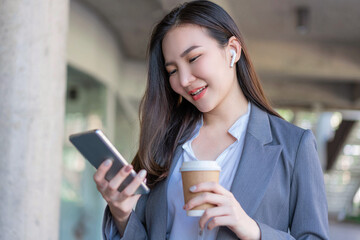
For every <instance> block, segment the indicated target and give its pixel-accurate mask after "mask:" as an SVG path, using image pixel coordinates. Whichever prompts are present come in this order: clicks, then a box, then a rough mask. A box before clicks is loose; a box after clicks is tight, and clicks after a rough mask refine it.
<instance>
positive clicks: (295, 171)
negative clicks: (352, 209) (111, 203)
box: [103, 104, 329, 240]
mask: <svg viewBox="0 0 360 240" xmlns="http://www.w3.org/2000/svg"><path fill="white" fill-rule="evenodd" d="M181 154H182V148H181V147H178V148H177V150H176V152H175V156H174V159H173V162H172V165H171V169H170V174H171V173H172V171H173V169H174V166H175V165H176V162H177V161H178V159H179V158H180V156H181ZM168 180H169V178H167V179H165V180H164V181H162V182H159V183H158V184H157V185H156V186H155V187H154V188H153V189H152V190H151V192H150V194H148V195H143V196H142V197H141V198H140V199H139V201H138V203H137V205H136V210H135V211H134V212H133V213H132V214H131V216H130V219H129V222H128V224H127V227H126V229H125V233H124V236H123V237H122V238H120V236H119V234H118V233H116V234H114V236H113V237H111V238H110V239H129V240H137V239H150V240H161V239H167V235H168V234H167V232H166V229H167V227H166V225H167V187H168ZM231 192H232V193H233V195H234V196H235V198H236V199H237V200H238V201H239V203H240V205H241V206H242V208H243V209H244V210H245V212H246V213H247V214H248V215H249V216H250V217H251V218H253V219H254V220H255V221H256V222H257V223H258V225H259V227H260V230H261V239H262V240H265V239H269V240H277V239H328V238H329V237H328V232H329V230H328V215H327V214H328V212H327V202H326V195H325V189H324V180H323V174H322V171H321V167H320V163H319V159H318V155H317V152H316V144H315V140H314V136H313V134H312V133H311V131H310V130H303V129H301V128H298V127H296V126H294V125H292V124H290V123H288V122H286V121H284V120H282V119H280V118H278V117H275V116H273V115H270V114H268V113H266V112H264V111H262V110H261V109H260V108H258V107H257V106H256V105H255V104H252V106H251V113H250V118H249V124H248V128H247V132H246V135H245V143H244V149H243V154H242V156H241V159H240V163H239V166H238V168H237V172H236V175H235V178H234V181H233V183H232V186H231ZM110 225H113V226H114V224H113V222H112V217H111V213H110V212H109V210H108V208H107V209H106V210H105V214H104V223H103V230H104V231H106V228H109V226H110ZM104 239H107V238H106V237H105V235H104ZM217 239H219V240H227V239H229V240H230V239H238V238H237V237H236V235H235V234H234V233H233V232H232V231H231V230H230V229H229V228H227V227H220V229H219V232H218V235H217Z"/></svg>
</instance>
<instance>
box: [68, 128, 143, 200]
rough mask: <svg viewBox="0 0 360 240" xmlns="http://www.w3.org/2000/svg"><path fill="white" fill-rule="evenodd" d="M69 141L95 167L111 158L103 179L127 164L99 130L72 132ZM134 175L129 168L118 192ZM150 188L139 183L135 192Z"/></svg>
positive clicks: (111, 176) (107, 178)
mask: <svg viewBox="0 0 360 240" xmlns="http://www.w3.org/2000/svg"><path fill="white" fill-rule="evenodd" d="M69 140H70V142H71V143H72V144H73V145H74V146H75V147H76V148H77V149H78V150H79V152H80V153H81V154H82V155H83V156H84V157H85V158H86V159H87V160H88V161H89V162H90V163H91V164H92V165H93V166H94V167H95V168H96V169H97V168H98V167H99V166H100V165H101V163H102V162H103V161H105V160H106V159H112V160H113V164H112V166H111V168H110V169H109V171H108V172H107V173H106V175H105V179H106V180H107V181H110V180H111V179H112V178H113V177H114V176H115V175H116V174H117V173H118V172H119V171H120V169H121V168H123V167H124V166H126V165H128V163H127V161H126V160H125V159H124V157H123V156H121V154H120V153H119V152H118V151H117V150H116V148H115V147H114V145H113V144H112V143H111V142H110V141H109V139H108V138H107V137H106V136H105V134H104V133H103V132H102V131H101V130H99V129H95V130H91V131H87V132H81V133H76V134H72V135H70V137H69ZM135 176H136V172H135V171H134V170H131V172H130V174H129V176H128V177H127V178H126V179H125V180H124V181H123V183H122V184H121V185H120V187H119V189H118V190H119V192H121V191H122V190H124V188H125V187H126V186H127V185H129V184H130V183H131V181H132V180H133V179H134V177H135ZM149 192H150V189H149V188H148V187H147V186H146V184H145V183H141V185H140V186H139V188H138V189H137V190H136V192H135V194H147V193H149Z"/></svg>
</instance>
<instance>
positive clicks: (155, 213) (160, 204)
mask: <svg viewBox="0 0 360 240" xmlns="http://www.w3.org/2000/svg"><path fill="white" fill-rule="evenodd" d="M181 154H182V148H181V146H178V147H177V148H176V150H175V154H174V158H173V161H172V163H171V167H170V172H169V176H170V175H171V174H172V172H173V171H174V168H175V166H176V163H177V161H178V160H179V159H180V156H181ZM169 179H170V177H167V178H166V179H165V180H163V181H161V182H159V183H158V184H156V186H155V187H154V188H153V189H152V190H151V194H150V195H149V198H148V200H147V203H146V205H147V207H146V216H145V217H146V223H147V224H148V225H147V232H148V234H149V236H150V239H166V228H167V209H168V207H167V187H168V183H169Z"/></svg>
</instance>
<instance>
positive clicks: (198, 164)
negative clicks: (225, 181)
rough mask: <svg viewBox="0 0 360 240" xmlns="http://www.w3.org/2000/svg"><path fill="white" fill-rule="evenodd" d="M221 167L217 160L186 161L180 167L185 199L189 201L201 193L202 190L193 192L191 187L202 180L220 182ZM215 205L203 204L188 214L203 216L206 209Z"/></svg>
mask: <svg viewBox="0 0 360 240" xmlns="http://www.w3.org/2000/svg"><path fill="white" fill-rule="evenodd" d="M220 170H221V167H220V166H219V165H218V164H217V162H215V161H189V162H184V163H183V164H182V166H181V168H180V172H181V177H182V183H183V190H184V201H185V203H187V202H188V201H189V200H190V199H192V198H194V197H196V196H198V195H200V194H201V193H202V192H197V193H193V192H190V190H189V188H190V187H191V186H194V185H196V184H199V183H202V182H217V183H218V182H219V175H220ZM211 207H214V205H213V204H208V203H206V204H202V205H199V206H197V207H195V208H193V209H191V210H189V211H187V215H188V216H194V217H198V216H202V215H203V213H204V211H205V209H207V208H211Z"/></svg>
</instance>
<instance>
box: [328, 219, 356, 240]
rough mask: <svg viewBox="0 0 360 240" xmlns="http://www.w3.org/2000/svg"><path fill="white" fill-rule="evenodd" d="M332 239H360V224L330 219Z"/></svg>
mask: <svg viewBox="0 0 360 240" xmlns="http://www.w3.org/2000/svg"><path fill="white" fill-rule="evenodd" d="M329 224H330V239H331V240H360V224H354V223H345V222H336V221H334V220H331V221H330V223H329Z"/></svg>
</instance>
